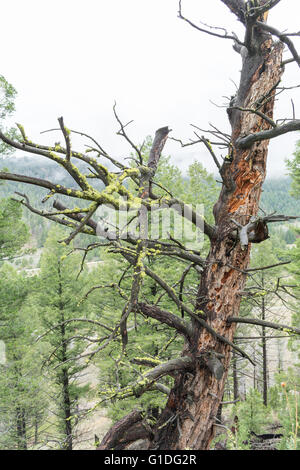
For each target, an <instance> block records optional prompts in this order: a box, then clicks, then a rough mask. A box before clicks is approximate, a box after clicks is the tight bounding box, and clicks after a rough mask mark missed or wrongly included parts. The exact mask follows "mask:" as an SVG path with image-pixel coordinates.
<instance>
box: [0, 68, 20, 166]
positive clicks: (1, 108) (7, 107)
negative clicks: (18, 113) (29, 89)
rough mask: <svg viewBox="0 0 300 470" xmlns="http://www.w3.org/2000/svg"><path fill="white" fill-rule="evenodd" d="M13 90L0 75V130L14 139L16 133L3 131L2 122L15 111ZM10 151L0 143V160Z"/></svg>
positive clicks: (14, 92)
mask: <svg viewBox="0 0 300 470" xmlns="http://www.w3.org/2000/svg"><path fill="white" fill-rule="evenodd" d="M16 94H17V92H16V90H15V88H14V87H13V86H12V85H11V84H10V83H8V82H7V80H6V79H5V78H4V77H3V75H0V129H1V130H5V132H6V134H7V135H9V136H10V137H13V138H16V131H15V130H14V129H4V126H3V121H4V120H5V119H7V118H8V117H9V116H10V115H11V114H12V113H13V112H14V110H15V104H14V100H15V97H16ZM10 153H12V149H11V148H10V147H8V146H7V145H6V144H4V143H3V142H2V141H1V143H0V159H1V156H3V155H9V154H10Z"/></svg>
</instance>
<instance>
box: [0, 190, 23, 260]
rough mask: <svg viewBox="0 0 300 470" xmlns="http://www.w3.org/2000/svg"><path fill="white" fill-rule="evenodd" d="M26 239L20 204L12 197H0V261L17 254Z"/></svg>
mask: <svg viewBox="0 0 300 470" xmlns="http://www.w3.org/2000/svg"><path fill="white" fill-rule="evenodd" d="M28 239H29V231H28V228H27V226H26V225H25V223H24V222H23V221H22V208H21V206H20V204H18V203H17V202H16V201H13V200H12V199H0V263H1V261H3V260H5V259H10V258H13V257H14V256H15V255H17V254H18V253H19V252H20V250H21V249H22V247H23V246H24V244H25V243H26V242H27V241H28Z"/></svg>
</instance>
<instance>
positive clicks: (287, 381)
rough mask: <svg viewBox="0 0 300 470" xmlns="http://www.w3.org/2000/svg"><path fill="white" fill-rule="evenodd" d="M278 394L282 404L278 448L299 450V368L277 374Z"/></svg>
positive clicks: (279, 411) (279, 415) (279, 414)
mask: <svg viewBox="0 0 300 470" xmlns="http://www.w3.org/2000/svg"><path fill="white" fill-rule="evenodd" d="M276 381H277V388H278V395H279V396H280V400H281V403H282V406H281V407H280V408H279V410H278V417H279V420H280V423H281V425H282V426H283V431H282V433H283V435H284V436H283V438H282V439H281V441H280V445H279V447H278V449H279V450H300V433H299V429H300V428H299V422H300V400H299V391H300V376H299V370H295V369H294V370H293V369H289V370H288V371H287V372H285V373H281V374H278V376H277V380H276Z"/></svg>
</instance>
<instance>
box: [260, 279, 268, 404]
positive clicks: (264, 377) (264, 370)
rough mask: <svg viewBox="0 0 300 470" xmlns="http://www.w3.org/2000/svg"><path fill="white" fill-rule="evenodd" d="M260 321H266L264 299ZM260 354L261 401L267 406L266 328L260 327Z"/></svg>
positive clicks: (263, 300)
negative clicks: (261, 371) (261, 372)
mask: <svg viewBox="0 0 300 470" xmlns="http://www.w3.org/2000/svg"><path fill="white" fill-rule="evenodd" d="M262 287H263V288H264V276H262ZM261 319H262V320H263V321H264V320H265V319H266V306H265V299H264V297H263V298H262V300H261ZM261 335H262V354H263V401H264V405H265V406H267V405H268V361H267V340H266V327H265V326H262V334H261Z"/></svg>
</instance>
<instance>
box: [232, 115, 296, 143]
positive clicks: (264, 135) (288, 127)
mask: <svg viewBox="0 0 300 470" xmlns="http://www.w3.org/2000/svg"><path fill="white" fill-rule="evenodd" d="M299 130H300V119H295V120H294V121H291V122H288V123H287V124H282V125H281V126H276V127H275V128H273V129H267V130H265V131H260V132H257V133H255V134H249V135H247V136H245V137H240V138H238V139H237V140H236V141H235V146H236V147H237V148H240V149H248V148H250V147H251V145H253V144H254V143H255V142H261V141H262V140H269V139H273V138H274V137H278V136H280V135H283V134H287V133H288V132H294V131H299Z"/></svg>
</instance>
